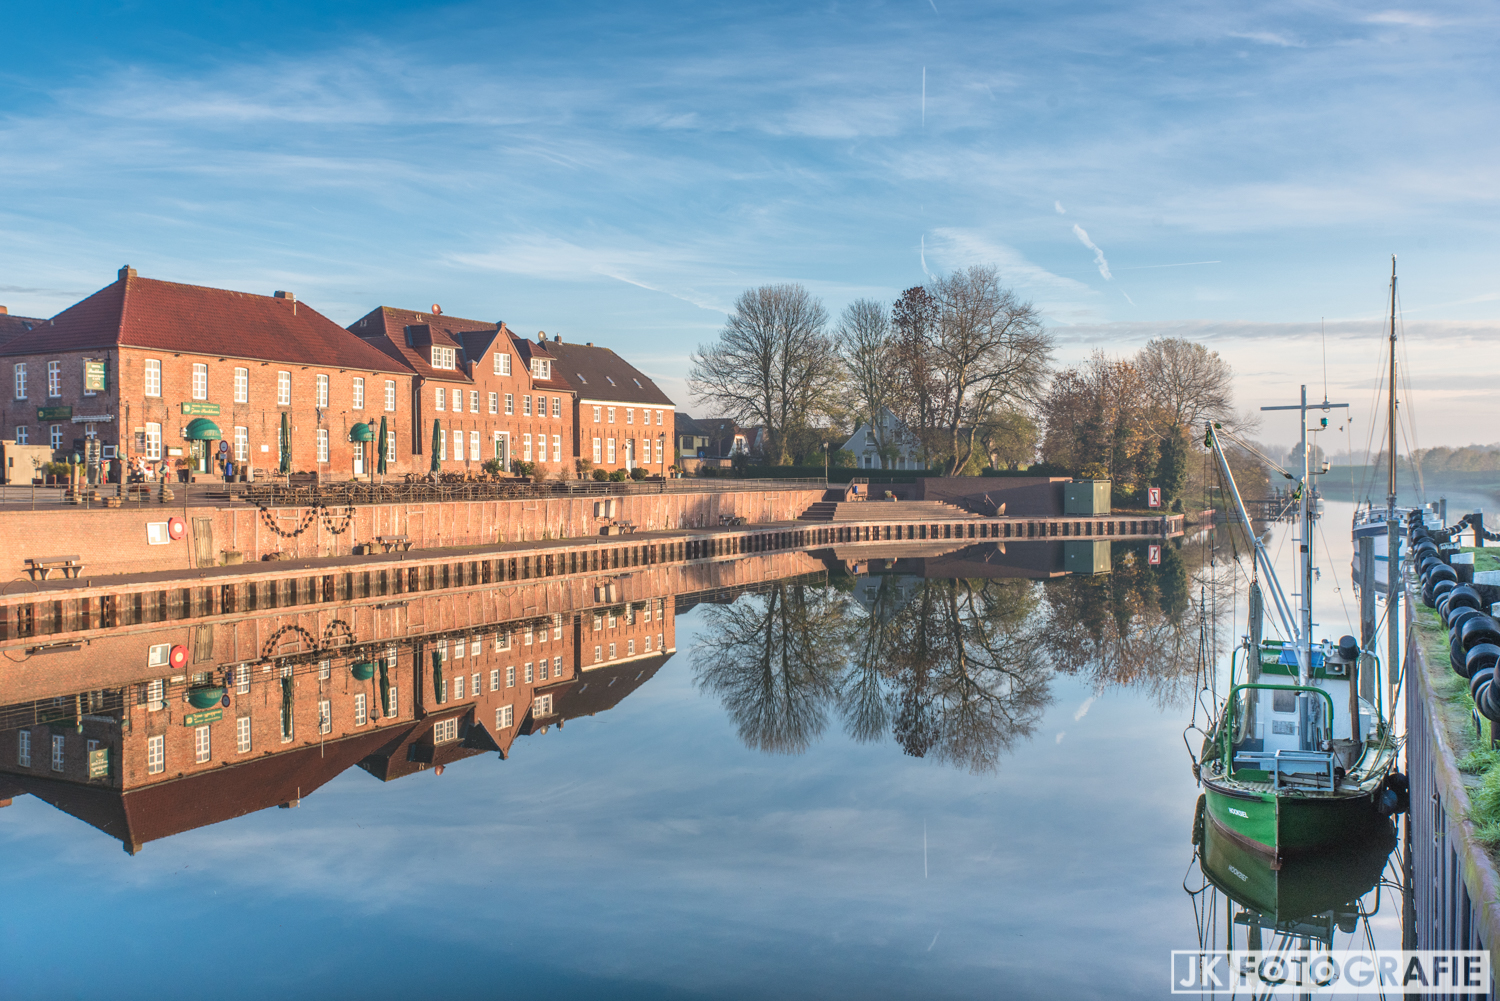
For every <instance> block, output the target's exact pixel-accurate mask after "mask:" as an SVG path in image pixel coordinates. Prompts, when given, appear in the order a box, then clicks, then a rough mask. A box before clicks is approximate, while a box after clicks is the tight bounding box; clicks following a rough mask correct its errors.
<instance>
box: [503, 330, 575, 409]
mask: <svg viewBox="0 0 1500 1001" xmlns="http://www.w3.org/2000/svg"><path fill="white" fill-rule="evenodd" d="M506 332H507V333H509V332H510V330H509V328H506ZM510 339H511V344H512V345H513V346H514V347H515V349H516V353H517V354H519V355H520V356H521V364H522V365H524V366H525V367H526V371H528V372H530V371H531V360H532V359H533V358H549V359H551V361H552V378H550V379H532V380H531V384H532V385H533V386H535V387H536V388H537V389H554V390H557V391H559V392H564V393H570V392H573V391H574V386H573V384H572V383H571V382H569V381H568V377H567V376H568V373H566V372H564V371H563V370H562V367H561V365H559V364H558V357H557V354H556V353H555V352H554V351H553V350H552V348H553V347H555V346H556V345H555V344H554V343H553V342H551V341H543V340H541V339H540V337H539V338H538V339H537V340H535V341H528V340H527V339H526V338H524V337H517V336H516V335H515V334H511V335H510Z"/></svg>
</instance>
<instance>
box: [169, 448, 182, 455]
mask: <svg viewBox="0 0 1500 1001" xmlns="http://www.w3.org/2000/svg"><path fill="white" fill-rule="evenodd" d="M167 454H168V455H181V454H182V449H180V448H169V449H167Z"/></svg>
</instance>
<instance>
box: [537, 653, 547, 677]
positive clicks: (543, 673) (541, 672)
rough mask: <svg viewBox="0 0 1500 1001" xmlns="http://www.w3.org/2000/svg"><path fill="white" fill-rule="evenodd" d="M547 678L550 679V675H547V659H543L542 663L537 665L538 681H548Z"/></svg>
mask: <svg viewBox="0 0 1500 1001" xmlns="http://www.w3.org/2000/svg"><path fill="white" fill-rule="evenodd" d="M547 678H548V673H547V658H546V657H543V658H542V659H541V661H540V662H539V663H538V664H537V671H536V680H538V681H546V680H547Z"/></svg>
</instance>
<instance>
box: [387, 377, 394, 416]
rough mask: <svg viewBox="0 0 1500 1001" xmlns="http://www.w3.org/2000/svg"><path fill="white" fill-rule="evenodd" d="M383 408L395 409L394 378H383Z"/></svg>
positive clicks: (392, 410)
mask: <svg viewBox="0 0 1500 1001" xmlns="http://www.w3.org/2000/svg"><path fill="white" fill-rule="evenodd" d="M385 409H386V410H388V411H391V412H394V411H395V409H396V380H395V379H387V380H385Z"/></svg>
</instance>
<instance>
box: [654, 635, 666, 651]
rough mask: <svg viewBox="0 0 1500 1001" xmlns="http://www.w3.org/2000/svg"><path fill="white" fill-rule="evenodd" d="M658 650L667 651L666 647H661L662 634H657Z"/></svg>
mask: <svg viewBox="0 0 1500 1001" xmlns="http://www.w3.org/2000/svg"><path fill="white" fill-rule="evenodd" d="M656 649H658V650H665V649H666V647H664V646H662V645H661V633H657V634H656Z"/></svg>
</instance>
